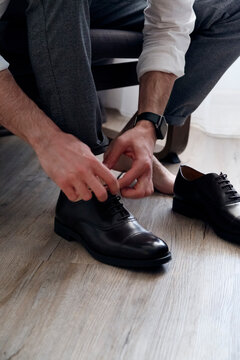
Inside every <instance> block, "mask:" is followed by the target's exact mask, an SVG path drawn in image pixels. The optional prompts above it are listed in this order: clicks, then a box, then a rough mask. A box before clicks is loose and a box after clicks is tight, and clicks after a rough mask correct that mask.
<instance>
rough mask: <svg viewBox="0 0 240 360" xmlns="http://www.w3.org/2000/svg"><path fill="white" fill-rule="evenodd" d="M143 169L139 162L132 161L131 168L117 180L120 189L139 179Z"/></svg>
mask: <svg viewBox="0 0 240 360" xmlns="http://www.w3.org/2000/svg"><path fill="white" fill-rule="evenodd" d="M143 172H144V169H143V167H142V162H141V161H134V162H133V166H132V167H131V169H130V170H128V171H127V172H126V173H125V174H124V175H123V177H122V178H121V179H120V180H119V186H120V189H122V188H125V187H128V186H130V185H131V184H132V183H133V181H134V180H136V179H138V178H140V177H141V175H142V174H143Z"/></svg>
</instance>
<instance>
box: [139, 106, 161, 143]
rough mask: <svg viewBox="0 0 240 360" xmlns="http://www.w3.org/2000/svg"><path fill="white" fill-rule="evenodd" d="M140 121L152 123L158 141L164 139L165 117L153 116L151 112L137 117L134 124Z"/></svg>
mask: <svg viewBox="0 0 240 360" xmlns="http://www.w3.org/2000/svg"><path fill="white" fill-rule="evenodd" d="M140 120H148V121H150V122H152V123H153V124H154V126H155V129H156V135H157V138H158V139H164V138H165V135H166V132H167V122H166V119H165V116H163V115H158V114H154V113H152V112H143V113H141V114H139V115H137V117H136V119H135V124H134V125H136V123H137V122H138V121H140Z"/></svg>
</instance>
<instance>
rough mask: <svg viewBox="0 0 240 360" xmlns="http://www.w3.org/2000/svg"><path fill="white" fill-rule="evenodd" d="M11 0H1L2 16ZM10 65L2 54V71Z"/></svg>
mask: <svg viewBox="0 0 240 360" xmlns="http://www.w3.org/2000/svg"><path fill="white" fill-rule="evenodd" d="M9 2H10V0H0V18H1V17H2V15H3V14H4V12H5V11H6V9H7V6H8V4H9ZM8 67H9V63H8V62H7V61H6V60H5V59H4V58H3V57H2V56H1V55H0V71H2V70H6V69H7V68H8Z"/></svg>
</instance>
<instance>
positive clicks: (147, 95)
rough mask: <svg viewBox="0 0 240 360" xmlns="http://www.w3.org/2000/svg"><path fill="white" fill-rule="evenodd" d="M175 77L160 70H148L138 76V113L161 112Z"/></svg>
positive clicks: (165, 104)
mask: <svg viewBox="0 0 240 360" xmlns="http://www.w3.org/2000/svg"><path fill="white" fill-rule="evenodd" d="M176 79H177V77H176V76H175V75H173V74H168V73H163V72H161V71H150V72H147V73H145V74H144V75H143V76H142V77H141V78H140V90H139V104H138V113H139V114H140V113H143V112H148V111H149V112H153V113H156V114H163V113H164V110H165V108H166V106H167V103H168V100H169V97H170V95H171V92H172V88H173V85H174V82H175V80H176Z"/></svg>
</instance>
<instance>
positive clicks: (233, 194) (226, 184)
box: [216, 172, 240, 201]
mask: <svg viewBox="0 0 240 360" xmlns="http://www.w3.org/2000/svg"><path fill="white" fill-rule="evenodd" d="M216 181H217V182H218V184H219V185H220V186H221V188H222V189H226V190H225V194H227V195H228V199H229V200H231V201H232V200H240V195H239V194H238V192H237V191H236V190H234V188H233V185H232V184H231V183H230V181H229V180H228V178H227V174H223V173H222V172H221V173H220V175H218V177H217V178H216Z"/></svg>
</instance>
